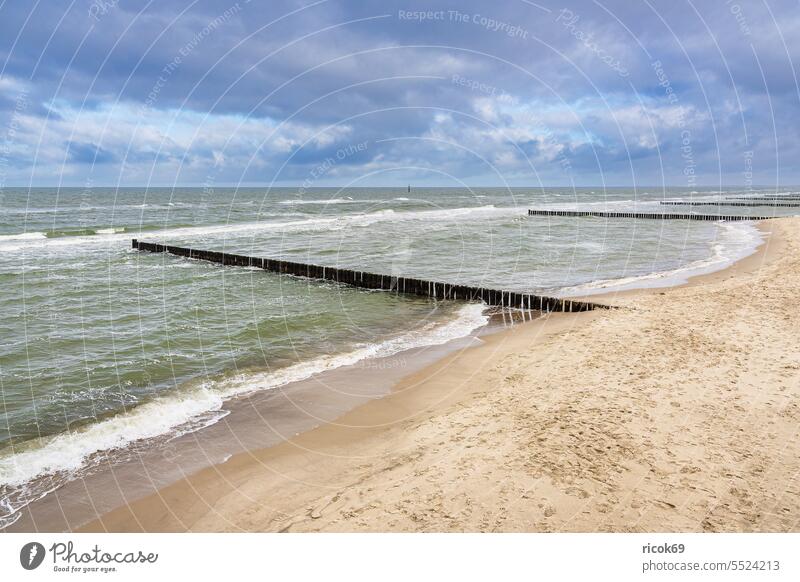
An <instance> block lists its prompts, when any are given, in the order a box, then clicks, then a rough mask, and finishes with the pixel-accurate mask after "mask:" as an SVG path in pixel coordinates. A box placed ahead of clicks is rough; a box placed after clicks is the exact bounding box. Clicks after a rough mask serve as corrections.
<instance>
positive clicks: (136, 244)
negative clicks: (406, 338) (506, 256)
mask: <svg viewBox="0 0 800 582" xmlns="http://www.w3.org/2000/svg"><path fill="white" fill-rule="evenodd" d="M132 242H133V248H134V249H138V250H140V251H148V252H151V253H169V254H171V255H176V256H179V257H188V258H190V259H199V260H203V261H210V262H213V263H219V264H221V265H231V266H236V267H255V268H258V269H264V270H266V271H271V272H273V273H281V274H286V275H293V276H296V277H307V278H311V279H321V280H325V281H333V282H336V283H342V284H345V285H351V286H353V287H360V288H362V289H379V290H384V291H391V292H394V293H405V294H410V295H419V296H423V297H432V298H434V299H456V300H464V301H483V302H484V303H486V304H487V305H496V306H500V307H513V308H517V309H535V310H539V311H567V312H576V311H590V310H592V309H597V308H608V306H606V305H602V304H599V303H591V302H587V301H572V300H570V299H559V298H556V297H545V296H542V295H533V294H530V293H518V292H514V291H503V290H500V289H487V288H484V287H471V286H468V285H454V284H451V283H442V282H437V281H425V280H423V279H412V278H410V277H395V276H393V275H380V274H376V273H367V272H364V271H356V270H351V269H337V268H335V267H324V266H321V265H308V264H305V263H295V262H292V261H280V260H277V259H266V258H261V257H250V256H245V255H236V254H231V253H223V252H219V251H206V250H198V249H190V248H185V247H175V246H169V245H162V244H155V243H147V242H142V241H139V240H137V239H133V241H132Z"/></svg>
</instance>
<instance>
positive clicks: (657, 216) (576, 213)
mask: <svg viewBox="0 0 800 582" xmlns="http://www.w3.org/2000/svg"><path fill="white" fill-rule="evenodd" d="M528 216H572V217H582V216H586V217H594V218H649V219H651V220H713V221H720V220H769V219H770V218H774V217H773V216H736V215H730V214H673V213H661V212H594V211H590V210H528Z"/></svg>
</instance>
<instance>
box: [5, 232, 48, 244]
mask: <svg viewBox="0 0 800 582" xmlns="http://www.w3.org/2000/svg"><path fill="white" fill-rule="evenodd" d="M46 238H47V234H46V233H44V232H22V233H19V234H3V235H0V243H3V242H5V241H25V240H42V239H46Z"/></svg>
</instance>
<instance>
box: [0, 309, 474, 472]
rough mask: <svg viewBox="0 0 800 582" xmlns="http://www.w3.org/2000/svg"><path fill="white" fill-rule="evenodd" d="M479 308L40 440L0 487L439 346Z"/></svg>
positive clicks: (13, 457) (6, 459)
mask: <svg viewBox="0 0 800 582" xmlns="http://www.w3.org/2000/svg"><path fill="white" fill-rule="evenodd" d="M483 311H484V306H483V305H482V304H477V303H473V304H468V305H464V306H463V307H461V308H460V309H459V311H458V316H457V317H456V318H455V319H454V320H451V321H448V322H445V323H431V324H427V325H425V326H424V327H422V328H419V329H416V330H412V331H409V332H406V333H403V334H401V335H399V336H396V337H394V338H390V339H387V340H385V341H382V342H379V343H375V344H365V345H362V346H359V347H357V348H356V349H354V350H352V351H350V352H346V353H342V354H335V355H326V356H320V357H317V358H314V359H312V360H310V361H306V362H300V363H298V364H294V365H292V366H288V367H286V368H282V369H279V370H275V371H270V372H257V373H249V374H241V375H238V376H234V377H232V378H228V379H225V380H220V381H208V382H203V383H200V384H199V385H196V386H193V387H191V388H184V389H177V390H175V391H174V392H172V393H171V394H170V395H166V396H162V397H159V398H157V399H155V400H152V401H150V402H147V403H145V404H142V405H140V406H137V407H135V408H133V409H131V410H130V411H128V412H125V413H121V414H118V415H116V416H114V417H111V418H108V419H106V420H102V421H99V422H96V423H94V424H91V425H88V426H85V427H82V428H80V429H77V430H74V431H70V432H66V433H62V434H58V435H54V436H52V437H47V438H44V439H41V440H40V441H39V442H37V443H35V444H33V446H28V447H27V448H25V449H24V450H19V451H17V452H16V453H13V454H9V453H7V454H5V455H4V456H2V457H0V486H10V487H20V486H23V485H25V483H27V482H29V481H31V480H33V479H36V478H37V477H42V476H44V475H48V474H55V473H65V474H70V473H74V472H76V471H77V470H79V469H80V468H81V467H82V466H84V464H85V462H86V461H87V459H88V458H89V457H90V456H92V455H95V454H96V453H99V452H101V451H109V450H114V449H120V448H123V447H125V446H127V445H129V444H130V443H132V442H135V441H140V440H143V439H150V438H155V437H159V436H163V435H169V434H170V433H174V432H175V431H182V432H184V433H185V432H187V431H193V430H198V429H200V428H202V427H205V426H209V425H210V424H213V423H214V422H217V421H218V420H219V418H222V416H224V415H225V414H227V413H226V412H225V411H222V407H223V405H224V403H225V401H226V400H228V399H230V398H233V397H236V396H241V395H244V394H248V393H252V392H256V391H262V390H270V389H274V388H278V387H280V386H285V385H287V384H289V383H291V382H296V381H299V380H305V379H307V378H310V377H312V376H314V375H316V374H319V373H321V372H325V371H327V370H333V369H336V368H340V367H342V366H349V365H353V364H356V363H357V362H360V361H362V360H364V359H367V358H379V357H386V356H390V355H393V354H396V353H398V352H401V351H405V350H408V349H411V348H416V347H423V346H433V345H441V344H444V343H447V342H449V341H451V340H454V339H457V338H461V337H464V336H467V335H469V334H470V333H472V332H473V331H475V330H476V329H478V328H479V327H482V326H484V325H486V323H487V322H488V317H487V316H485V315H484V314H483Z"/></svg>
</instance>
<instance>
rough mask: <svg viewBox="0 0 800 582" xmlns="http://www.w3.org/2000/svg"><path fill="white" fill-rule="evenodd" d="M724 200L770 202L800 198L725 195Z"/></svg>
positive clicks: (798, 197)
mask: <svg viewBox="0 0 800 582" xmlns="http://www.w3.org/2000/svg"><path fill="white" fill-rule="evenodd" d="M725 199H726V200H750V201H751V202H754V201H758V200H763V201H765V202H772V201H777V202H780V201H781V200H800V196H759V197H758V198H755V197H753V196H750V197H747V196H726V197H725Z"/></svg>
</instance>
